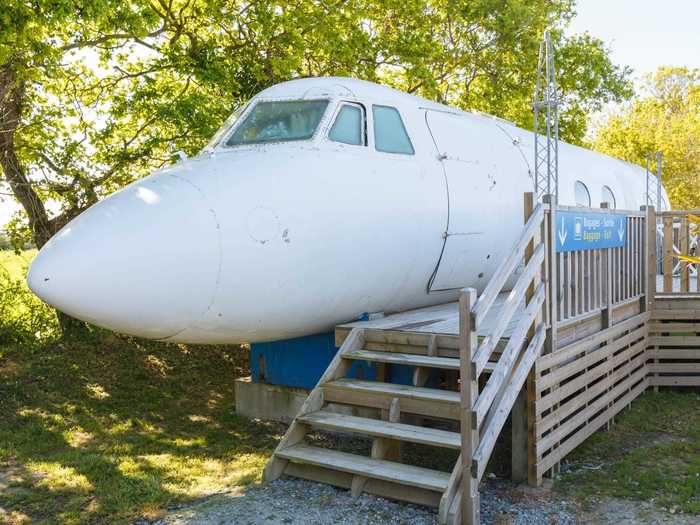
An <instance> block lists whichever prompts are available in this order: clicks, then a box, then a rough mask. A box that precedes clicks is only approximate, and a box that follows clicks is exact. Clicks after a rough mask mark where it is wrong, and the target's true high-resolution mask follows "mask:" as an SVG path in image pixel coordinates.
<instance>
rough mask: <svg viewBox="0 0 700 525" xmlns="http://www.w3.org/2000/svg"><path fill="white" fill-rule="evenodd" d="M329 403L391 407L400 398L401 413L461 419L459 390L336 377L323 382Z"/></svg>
mask: <svg viewBox="0 0 700 525" xmlns="http://www.w3.org/2000/svg"><path fill="white" fill-rule="evenodd" d="M323 398H324V400H325V401H326V402H328V403H344V404H349V405H359V406H365V407H371V408H380V409H386V410H388V409H389V405H390V403H391V400H392V399H394V398H399V400H400V403H401V412H409V413H413V414H418V415H424V416H432V417H436V418H447V419H459V418H460V413H459V411H460V410H459V392H452V391H450V390H438V389H436V388H423V387H417V386H408V385H396V384H392V383H380V382H375V381H361V380H358V379H336V380H335V381H330V382H328V383H325V384H324V385H323Z"/></svg>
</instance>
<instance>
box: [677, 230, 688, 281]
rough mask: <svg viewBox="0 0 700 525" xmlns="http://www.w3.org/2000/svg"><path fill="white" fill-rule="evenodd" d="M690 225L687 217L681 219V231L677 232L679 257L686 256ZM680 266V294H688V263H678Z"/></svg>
mask: <svg viewBox="0 0 700 525" xmlns="http://www.w3.org/2000/svg"><path fill="white" fill-rule="evenodd" d="M689 229H690V223H689V221H688V217H681V229H680V231H679V232H678V250H679V251H680V252H681V255H688V251H689V242H688V241H689V231H688V230H689ZM680 264H681V272H680V273H681V293H688V292H689V291H690V269H689V268H688V263H687V262H685V261H680Z"/></svg>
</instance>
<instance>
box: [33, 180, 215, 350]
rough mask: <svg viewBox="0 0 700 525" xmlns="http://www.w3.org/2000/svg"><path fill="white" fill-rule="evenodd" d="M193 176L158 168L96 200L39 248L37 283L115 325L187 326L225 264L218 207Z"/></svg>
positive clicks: (171, 329) (138, 329)
mask: <svg viewBox="0 0 700 525" xmlns="http://www.w3.org/2000/svg"><path fill="white" fill-rule="evenodd" d="M195 182H196V181H194V180H189V179H187V178H185V177H184V176H179V175H173V174H159V175H155V176H152V177H149V178H147V179H144V180H142V181H140V182H138V183H136V184H132V185H130V186H127V187H126V188H124V189H123V190H122V191H120V192H117V193H115V194H113V195H111V196H110V197H108V198H107V199H105V200H103V201H101V202H99V203H98V204H96V205H94V206H92V207H91V208H89V209H88V210H87V211H85V212H84V213H82V214H81V215H80V216H79V217H77V218H76V219H74V220H73V221H71V222H70V223H69V224H68V225H66V227H64V228H63V229H62V230H61V231H60V232H58V233H57V234H56V235H55V236H54V237H53V238H52V239H51V240H50V241H49V242H48V243H47V244H46V245H45V246H44V247H43V248H42V249H41V251H40V252H39V254H38V255H37V256H36V258H35V259H34V261H33V262H32V265H31V267H30V269H29V274H28V276H27V280H28V284H29V287H30V288H31V289H32V290H33V291H34V293H36V294H37V295H38V296H39V297H40V298H41V299H43V300H44V301H45V302H47V303H48V304H50V305H52V306H54V307H56V308H57V309H59V310H61V311H63V312H65V313H67V314H69V315H71V316H73V317H76V318H78V319H82V320H84V321H88V322H90V323H93V324H96V325H98V326H102V327H105V328H110V329H112V330H115V331H117V332H122V333H127V334H132V335H137V336H141V337H147V338H151V339H163V338H167V337H171V336H173V335H176V334H177V333H179V332H181V331H182V330H184V329H185V328H187V326H189V325H190V324H191V323H192V322H194V321H196V320H197V319H199V318H200V317H201V316H202V315H203V314H204V313H205V312H206V311H207V309H208V308H209V307H210V305H211V303H212V301H213V298H214V293H215V289H216V286H217V280H218V272H219V268H220V264H221V241H220V238H219V228H218V224H217V218H216V214H215V211H214V210H213V209H212V207H211V206H210V205H209V203H208V202H207V198H206V197H205V195H204V194H203V192H202V191H201V190H200V188H199V187H198V186H197V185H196V184H195Z"/></svg>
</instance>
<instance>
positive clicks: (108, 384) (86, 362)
mask: <svg viewBox="0 0 700 525" xmlns="http://www.w3.org/2000/svg"><path fill="white" fill-rule="evenodd" d="M245 360H246V357H245V352H244V351H243V350H241V349H240V348H238V347H225V348H222V347H218V348H211V347H210V348H206V347H205V348H196V349H193V348H187V347H184V346H178V345H162V344H154V343H148V344H145V343H141V342H137V341H131V340H122V339H118V338H115V337H114V336H109V335H108V336H104V337H103V338H101V339H99V340H95V341H87V342H86V341H71V342H68V341H65V342H60V343H56V344H54V345H51V346H46V347H41V348H29V349H21V348H16V347H5V348H1V349H0V522H5V523H23V522H30V521H31V522H37V523H66V524H69V523H125V522H129V521H132V520H133V519H135V518H137V517H146V518H155V517H157V516H158V515H159V514H161V513H162V511H163V510H164V509H165V508H167V507H169V506H172V505H175V504H180V503H185V502H187V501H191V500H195V499H197V498H201V497H203V496H206V495H208V494H212V493H218V492H225V491H227V490H230V489H231V488H233V487H236V486H242V485H247V484H250V483H252V482H255V481H256V480H258V479H259V477H260V473H261V470H262V467H263V466H264V464H265V461H266V460H267V457H268V456H269V454H270V453H271V451H272V450H273V448H274V445H275V444H276V441H277V440H278V439H279V437H280V434H281V432H282V430H283V429H282V428H281V427H280V426H278V425H273V424H265V423H261V422H254V421H250V420H247V419H245V418H242V417H239V416H237V415H236V414H235V413H234V387H233V380H234V378H235V377H236V376H238V375H242V374H243V373H245V366H246V363H245Z"/></svg>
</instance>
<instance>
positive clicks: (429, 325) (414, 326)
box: [338, 292, 523, 338]
mask: <svg viewBox="0 0 700 525" xmlns="http://www.w3.org/2000/svg"><path fill="white" fill-rule="evenodd" d="M507 297H508V293H507V292H506V293H502V294H500V295H499V296H498V298H497V299H496V301H495V303H494V305H493V306H492V307H491V309H490V311H489V313H488V315H487V316H486V318H485V319H484V322H483V323H481V325H480V326H479V329H478V333H479V335H480V336H485V335H487V334H489V333H491V332H492V331H493V325H494V324H495V322H496V320H497V319H498V317H499V315H500V312H501V308H503V304H504V302H505V301H506V298H507ZM516 310H517V311H516V313H515V315H514V316H513V318H512V319H511V321H510V323H509V324H508V328H506V330H505V332H504V334H503V337H504V338H507V337H509V336H510V334H511V333H512V332H513V330H514V329H515V327H516V326H517V324H518V321H519V320H520V317H521V315H522V311H523V308H522V305H519V306H518V308H517V309H516ZM353 328H366V329H370V330H398V331H401V332H415V333H422V334H438V335H458V334H459V303H458V302H457V301H455V302H452V303H445V304H439V305H436V306H426V307H425V308H417V309H415V310H408V311H405V312H400V313H396V314H390V315H387V316H386V317H382V318H379V319H372V320H370V321H355V322H353V323H345V324H342V325H339V326H338V329H340V330H344V331H350V330H351V329H353Z"/></svg>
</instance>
